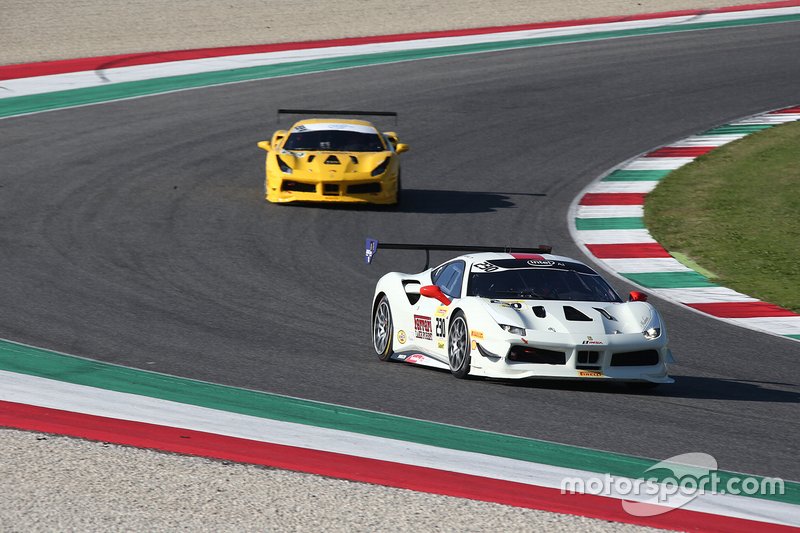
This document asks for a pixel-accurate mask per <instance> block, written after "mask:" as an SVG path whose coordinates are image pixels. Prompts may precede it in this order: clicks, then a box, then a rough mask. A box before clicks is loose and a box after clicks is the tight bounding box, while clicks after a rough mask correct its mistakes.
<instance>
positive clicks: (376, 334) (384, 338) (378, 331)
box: [372, 296, 394, 361]
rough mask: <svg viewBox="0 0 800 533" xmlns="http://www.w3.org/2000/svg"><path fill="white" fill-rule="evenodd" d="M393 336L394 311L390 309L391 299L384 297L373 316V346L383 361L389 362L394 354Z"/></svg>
mask: <svg viewBox="0 0 800 533" xmlns="http://www.w3.org/2000/svg"><path fill="white" fill-rule="evenodd" d="M392 335H394V324H393V323H392V309H391V308H390V307H389V299H388V298H386V296H382V297H381V299H380V301H379V302H378V307H376V308H375V313H374V314H373V316H372V346H373V348H375V353H376V354H378V357H379V358H380V360H381V361H388V360H389V358H390V357H392V354H393V353H394V350H393V348H392Z"/></svg>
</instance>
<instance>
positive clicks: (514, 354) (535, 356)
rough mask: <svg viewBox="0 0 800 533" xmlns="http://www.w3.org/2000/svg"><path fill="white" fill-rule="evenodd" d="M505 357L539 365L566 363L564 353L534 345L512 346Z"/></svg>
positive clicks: (513, 360) (514, 360) (518, 361)
mask: <svg viewBox="0 0 800 533" xmlns="http://www.w3.org/2000/svg"><path fill="white" fill-rule="evenodd" d="M506 358H507V359H508V360H509V361H511V362H515V363H536V364H540V365H566V364H567V354H566V353H564V352H558V351H555V350H545V349H544V348H536V347H535V346H512V347H511V349H510V350H509V351H508V355H507V356H506Z"/></svg>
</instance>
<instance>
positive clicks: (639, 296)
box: [628, 291, 647, 302]
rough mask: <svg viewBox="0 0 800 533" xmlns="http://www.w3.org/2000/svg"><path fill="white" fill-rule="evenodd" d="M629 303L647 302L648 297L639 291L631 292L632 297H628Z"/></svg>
mask: <svg viewBox="0 0 800 533" xmlns="http://www.w3.org/2000/svg"><path fill="white" fill-rule="evenodd" d="M628 301H629V302H646V301H647V295H646V294H645V293H643V292H639V291H631V293H630V295H629V296H628Z"/></svg>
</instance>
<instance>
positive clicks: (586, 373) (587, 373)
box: [578, 370, 603, 378]
mask: <svg viewBox="0 0 800 533" xmlns="http://www.w3.org/2000/svg"><path fill="white" fill-rule="evenodd" d="M578 375H579V376H580V377H582V378H602V377H603V373H602V372H597V371H595V370H578Z"/></svg>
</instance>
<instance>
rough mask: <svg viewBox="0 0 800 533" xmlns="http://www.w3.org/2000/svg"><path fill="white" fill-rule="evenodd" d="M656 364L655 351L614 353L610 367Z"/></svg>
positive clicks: (656, 353)
mask: <svg viewBox="0 0 800 533" xmlns="http://www.w3.org/2000/svg"><path fill="white" fill-rule="evenodd" d="M657 364H658V352H657V351H656V350H640V351H638V352H623V353H615V354H614V355H612V356H611V366H652V365H657Z"/></svg>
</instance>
